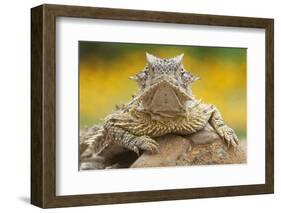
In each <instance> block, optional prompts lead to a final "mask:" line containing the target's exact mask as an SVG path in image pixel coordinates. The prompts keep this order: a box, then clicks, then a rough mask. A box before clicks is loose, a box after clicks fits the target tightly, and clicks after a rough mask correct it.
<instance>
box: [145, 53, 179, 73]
mask: <svg viewBox="0 0 281 213" xmlns="http://www.w3.org/2000/svg"><path fill="white" fill-rule="evenodd" d="M183 56H184V54H180V55H178V56H176V57H174V58H164V59H162V58H157V57H155V56H154V55H151V54H149V53H146V61H147V64H148V66H149V68H151V69H152V71H154V70H155V71H160V72H172V71H174V70H177V69H178V68H180V66H181V65H182V59H183Z"/></svg>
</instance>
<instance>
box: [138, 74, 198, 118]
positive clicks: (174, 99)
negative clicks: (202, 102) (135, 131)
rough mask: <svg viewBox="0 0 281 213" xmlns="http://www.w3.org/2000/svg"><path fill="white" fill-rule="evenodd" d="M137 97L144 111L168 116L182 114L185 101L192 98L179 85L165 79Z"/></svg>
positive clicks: (184, 109)
mask: <svg viewBox="0 0 281 213" xmlns="http://www.w3.org/2000/svg"><path fill="white" fill-rule="evenodd" d="M139 98H140V100H141V101H142V104H143V107H144V110H145V111H149V112H150V113H153V114H159V115H162V116H168V117H173V116H175V115H184V114H185V111H186V108H185V102H186V101H187V100H190V99H193V98H192V97H190V96H189V95H188V94H187V93H186V92H185V91H184V90H183V89H181V88H180V87H179V86H177V85H174V84H173V83H171V82H169V81H167V80H166V79H164V80H161V81H159V82H158V83H155V84H153V85H152V86H151V87H149V88H148V89H146V90H144V91H143V94H142V95H141V96H140V97H139Z"/></svg>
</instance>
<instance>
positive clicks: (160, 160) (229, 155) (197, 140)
mask: <svg viewBox="0 0 281 213" xmlns="http://www.w3.org/2000/svg"><path fill="white" fill-rule="evenodd" d="M156 140H157V142H158V143H159V145H160V153H159V154H154V155H151V154H149V153H143V154H142V155H141V156H140V157H139V158H138V159H137V160H136V161H135V162H134V163H133V164H132V166H131V167H132V168H142V167H163V166H188V165H211V164H232V163H233V164H239V163H246V141H245V140H241V141H240V144H239V145H238V146H237V147H235V148H228V147H227V146H226V144H225V143H224V142H223V141H222V140H221V139H220V138H219V136H218V135H217V134H216V133H214V132H212V131H209V130H202V131H200V132H197V133H195V134H192V135H190V136H185V137H182V136H176V135H166V136H163V137H159V138H157V139H156Z"/></svg>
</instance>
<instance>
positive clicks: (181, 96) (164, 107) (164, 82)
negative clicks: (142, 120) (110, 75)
mask: <svg viewBox="0 0 281 213" xmlns="http://www.w3.org/2000/svg"><path fill="white" fill-rule="evenodd" d="M182 59H183V54H181V55H179V56H176V57H174V58H163V59H162V58H157V57H155V56H153V55H151V54H149V53H146V60H147V65H146V66H145V68H144V69H143V70H142V71H140V72H139V73H138V74H137V75H136V76H134V77H132V78H133V79H134V80H136V81H137V83H138V84H139V87H140V92H139V94H138V96H137V98H138V99H139V100H140V101H141V102H142V106H143V108H144V110H145V111H149V112H150V113H153V114H158V115H162V116H168V117H171V116H174V115H178V114H185V110H186V107H185V103H186V101H188V100H192V99H194V98H193V95H192V92H191V84H192V82H194V81H195V80H197V79H198V78H197V77H195V76H193V75H192V74H191V73H190V72H188V71H187V70H185V69H184V67H183V65H182Z"/></svg>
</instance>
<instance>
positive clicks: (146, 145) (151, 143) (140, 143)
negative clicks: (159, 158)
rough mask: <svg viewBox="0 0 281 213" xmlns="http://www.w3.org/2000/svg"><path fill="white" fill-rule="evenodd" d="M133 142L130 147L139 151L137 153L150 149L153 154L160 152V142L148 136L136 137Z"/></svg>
mask: <svg viewBox="0 0 281 213" xmlns="http://www.w3.org/2000/svg"><path fill="white" fill-rule="evenodd" d="M132 142H133V143H132V146H131V147H130V148H131V149H132V150H133V151H134V152H135V153H137V155H139V154H140V150H144V151H148V152H150V153H152V154H155V153H159V144H158V143H157V142H156V141H155V140H153V139H152V138H150V137H148V136H140V137H136V138H135V139H134V140H133V141H132Z"/></svg>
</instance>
